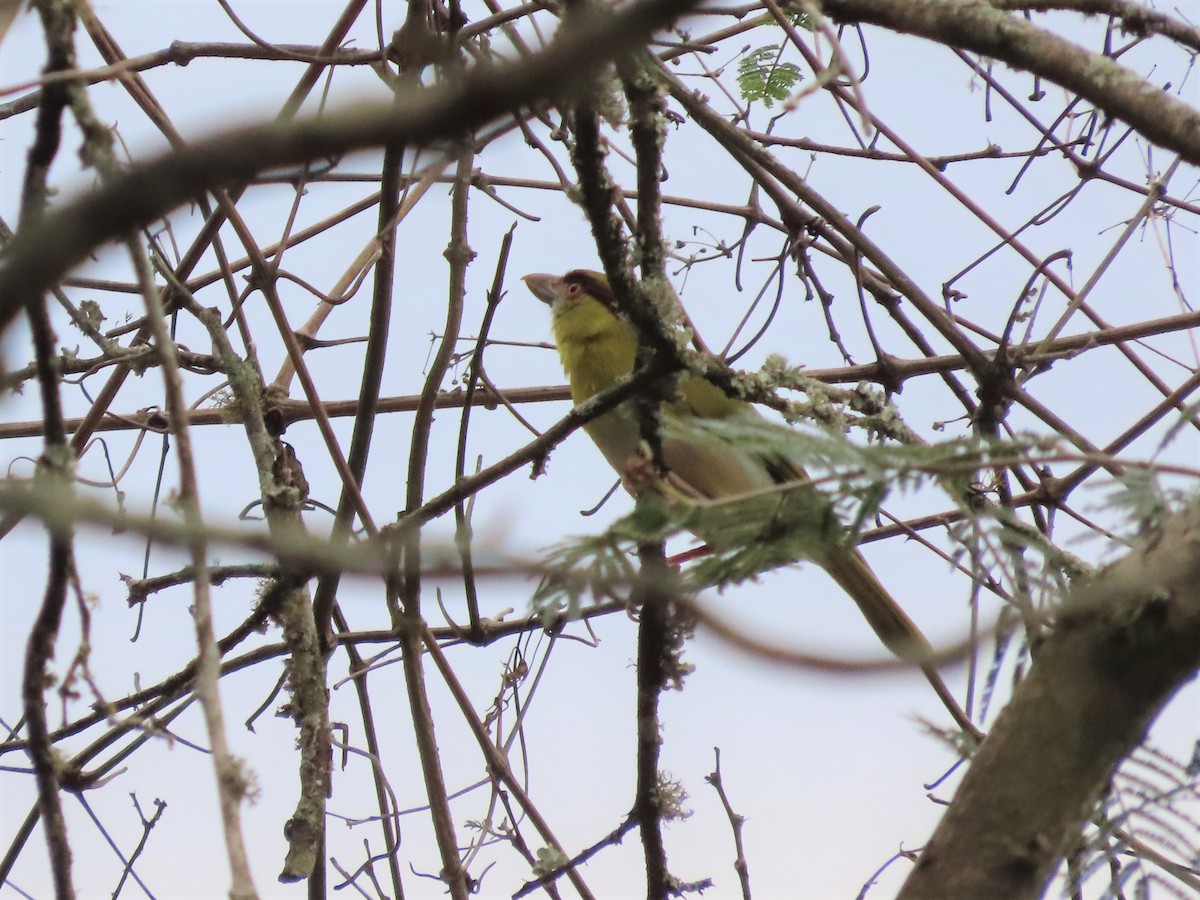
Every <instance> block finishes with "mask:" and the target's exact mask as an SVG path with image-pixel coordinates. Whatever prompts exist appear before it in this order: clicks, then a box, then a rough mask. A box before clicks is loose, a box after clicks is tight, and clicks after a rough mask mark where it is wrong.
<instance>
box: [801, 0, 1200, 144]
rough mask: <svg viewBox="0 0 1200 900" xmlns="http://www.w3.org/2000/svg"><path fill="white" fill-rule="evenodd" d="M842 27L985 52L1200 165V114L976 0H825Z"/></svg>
mask: <svg viewBox="0 0 1200 900" xmlns="http://www.w3.org/2000/svg"><path fill="white" fill-rule="evenodd" d="M821 7H822V8H823V9H824V11H825V12H826V13H827V14H828V15H829V16H830V18H832V19H834V20H836V21H839V22H866V23H870V24H872V25H881V26H883V27H884V28H890V29H892V30H893V31H900V32H904V33H905V34H915V35H918V36H920V37H924V38H928V39H929V40H931V41H936V42H937V43H939V44H944V45H946V46H950V47H961V48H963V49H964V50H972V51H974V52H975V53H982V54H984V55H985V56H990V57H992V58H993V59H998V60H1000V61H1001V62H1005V63H1007V64H1008V65H1010V66H1012V67H1013V68H1014V69H1022V70H1024V71H1026V72H1032V73H1033V74H1034V75H1039V76H1041V77H1042V78H1045V79H1046V80H1048V81H1052V82H1054V83H1055V84H1058V85H1061V86H1062V87H1065V88H1067V89H1068V90H1071V91H1074V92H1075V93H1077V94H1078V95H1079V96H1081V97H1083V98H1085V99H1086V100H1089V101H1090V102H1092V103H1094V104H1095V105H1096V107H1097V108H1099V109H1101V110H1103V111H1104V112H1105V113H1107V114H1108V115H1109V116H1112V117H1113V118H1116V119H1121V120H1122V121H1124V122H1128V123H1129V124H1130V125H1132V126H1133V127H1134V128H1135V129H1137V131H1139V132H1140V133H1141V134H1143V135H1144V136H1145V137H1147V138H1148V139H1149V140H1151V141H1152V142H1154V143H1155V144H1159V145H1161V146H1163V147H1166V148H1167V149H1169V150H1174V151H1175V152H1176V153H1178V154H1179V155H1180V156H1182V157H1183V158H1184V159H1186V160H1188V161H1189V162H1191V163H1197V164H1200V112H1198V111H1197V110H1196V109H1194V108H1192V107H1191V106H1189V105H1188V104H1186V103H1184V102H1183V101H1181V100H1177V99H1176V98H1174V97H1172V96H1171V95H1169V94H1167V93H1166V92H1165V91H1164V90H1163V89H1162V88H1160V87H1157V86H1156V85H1154V84H1152V83H1151V82H1149V81H1147V80H1146V79H1145V78H1143V77H1142V76H1141V75H1138V74H1137V73H1136V72H1134V71H1132V70H1130V69H1127V68H1126V67H1125V66H1122V65H1120V64H1118V63H1116V62H1114V61H1113V60H1111V59H1109V58H1108V57H1106V56H1103V55H1101V54H1099V53H1093V52H1091V51H1088V50H1085V49H1083V48H1082V47H1080V46H1078V45H1077V44H1073V43H1071V42H1070V41H1068V40H1064V39H1063V38H1061V37H1059V36H1058V35H1055V34H1052V33H1051V32H1049V31H1046V30H1045V29H1042V28H1038V27H1037V26H1035V25H1033V24H1031V23H1030V22H1028V21H1027V20H1025V19H1022V18H1019V17H1017V16H1014V15H1011V14H1009V13H1008V12H1005V11H1004V10H1000V9H996V8H995V7H994V6H991V5H990V4H988V3H981V2H970V0H929V2H925V3H912V2H909V0H822V2H821Z"/></svg>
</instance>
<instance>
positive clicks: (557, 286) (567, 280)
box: [521, 269, 617, 315]
mask: <svg viewBox="0 0 1200 900" xmlns="http://www.w3.org/2000/svg"><path fill="white" fill-rule="evenodd" d="M521 280H522V281H524V282H525V286H526V287H528V288H529V291H530V293H532V294H533V296H535V297H537V298H538V299H539V300H541V301H542V302H543V303H545V304H546V305H547V306H549V307H550V309H551V311H552V312H553V313H554V314H555V315H558V314H559V313H561V312H563V311H564V310H565V309H567V308H569V307H571V306H573V305H575V304H576V303H578V302H579V301H580V300H583V299H584V298H585V297H590V298H592V299H594V300H597V301H599V302H600V303H601V304H603V306H604V307H605V308H607V309H608V310H609V311H610V312H612V313H614V314H615V313H616V312H617V305H616V300H615V299H614V297H613V292H612V288H611V287H609V286H608V278H607V277H606V276H605V275H604V273H603V272H593V271H591V270H589V269H573V270H571V271H570V272H568V273H567V274H566V275H543V274H534V275H526V276H525V277H524V278H522V279H521Z"/></svg>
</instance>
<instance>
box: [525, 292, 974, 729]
mask: <svg viewBox="0 0 1200 900" xmlns="http://www.w3.org/2000/svg"><path fill="white" fill-rule="evenodd" d="M523 280H524V282H525V284H526V286H528V288H529V290H530V291H531V292H532V293H533V295H534V296H535V297H537V298H538V299H539V300H541V301H542V302H543V303H546V304H547V305H548V306H549V307H550V313H551V316H552V317H553V328H554V338H555V340H556V342H557V344H558V353H559V357H560V358H561V360H562V365H563V369H564V370H565V372H566V374H567V378H568V380H569V381H570V384H571V398H572V400H574V401H575V403H576V404H580V403H582V402H583V401H585V400H587V399H588V398H589V397H592V396H593V395H595V394H597V393H599V392H600V391H602V390H604V389H605V388H608V387H611V386H612V385H613V384H615V383H616V382H617V381H618V380H619V379H621V378H623V377H625V376H627V375H629V374H630V373H631V372H632V371H633V365H634V356H635V354H636V352H637V333H636V331H635V330H634V327H633V325H632V324H631V323H630V322H629V321H628V320H627V319H626V318H625V317H624V316H623V315H622V314H621V313H620V311H619V310H618V309H617V305H616V301H615V299H614V297H613V293H612V289H611V288H610V287H609V284H608V279H607V278H605V276H604V275H603V274H601V273H599V272H591V271H587V270H584V269H576V270H574V271H571V272H568V273H567V274H566V275H561V276H559V275H542V274H535V275H526V276H525V277H524V279H523ZM661 413H662V426H663V427H662V433H661V434H660V440H661V448H662V462H663V464H664V465H665V467H666V469H667V472H666V474H665V476H664V480H665V486H663V487H664V493H666V494H668V495H670V494H671V493H676V494H682V495H683V496H686V497H690V498H693V499H708V500H719V499H725V498H730V497H737V496H740V495H744V494H748V493H751V492H754V491H760V490H763V489H770V488H772V487H775V488H778V486H779V485H781V484H787V483H791V482H797V481H799V482H803V481H807V475H806V474H805V472H804V469H803V468H801V467H800V465H799V464H798V463H797V462H795V461H794V460H792V459H789V458H788V457H787V456H786V455H784V454H783V453H781V452H779V451H778V449H771V448H777V447H778V446H779V445H780V441H778V439H777V438H778V435H773V437H775V438H776V440H774V441H769V442H766V443H767V444H768V445H769V446H767V447H764V446H755V445H754V443H753V442H743V443H739V442H738V441H737V440H736V439H731V437H730V436H729V434H728V433H727V426H728V425H729V424H737V423H741V424H746V425H750V423H753V426H752V427H761V428H763V429H776V430H779V431H785V432H786V431H788V430H787V429H785V428H784V427H783V426H780V425H774V424H772V423H770V422H768V421H767V420H766V419H765V418H763V417H762V416H761V415H760V414H759V413H758V411H757V410H755V409H754V408H753V407H752V406H751V405H750V404H749V403H747V402H745V401H743V400H736V399H733V398H731V397H729V396H727V395H726V394H725V393H724V392H723V391H722V390H720V389H719V388H717V387H716V386H714V385H712V384H710V383H709V382H708V381H706V380H704V379H703V378H700V377H697V376H695V375H691V374H688V373H686V372H685V373H683V374H681V375H680V376H679V380H678V396H677V398H676V399H674V400H671V401H669V402H666V403H663V404H662V409H661ZM722 423H725V427H724V428H723V426H722ZM583 427H584V429H585V430H586V431H587V433H588V434H589V435H590V436H591V438H592V440H593V441H595V443H596V446H597V447H599V449H600V452H601V453H603V454H604V458H605V459H606V460H608V462H609V464H610V465H612V467H613V468H614V469H616V470H617V472H618V473H620V474H621V475H622V479H623V481H624V482H625V484H626V486H627V487H631V484H630V482H631V481H632V480H633V479H630V478H628V477H627V476H628V475H629V473H630V471H631V468H635V467H637V464H638V461H639V460H641V468H642V469H645V468H646V461H645V459H644V454H643V453H642V451H641V450H640V446H641V439H640V437H641V434H640V430H639V427H638V423H637V420H636V417H635V415H634V413H633V411H632V410H631V409H630V408H629V404H628V403H626V404H624V405H622V406H619V407H617V408H616V409H614V410H612V411H610V412H607V413H605V414H603V415H601V416H599V417H598V418H595V419H593V420H592V421H591V422H589V423H588V424H586V425H584V426H583ZM793 439H794V437H793ZM632 489H634V490H636V489H637V488H636V486H633V487H632ZM803 493H804V494H805V495H806V499H807V501H808V503H809V504H810V506H811V505H814V504H815V505H817V506H819V508H820V510H821V513H822V515H823V516H824V518H825V519H827V520H828V522H830V523H834V524H832V525H831V526H830V529H831V531H829V530H827V533H829V534H830V540H829V541H822V542H821V544H820V546H819V547H814V548H813V550H812V553H811V554H810V555H811V556H812V558H813V561H814V562H816V563H817V564H818V565H820V566H821V567H822V568H823V569H825V571H826V572H828V573H829V575H830V576H832V578H833V580H834V581H836V582H837V583H838V584H839V585H840V586H841V587H842V589H843V590H844V591H845V592H846V593H847V594H849V595H850V597H851V598H852V599H853V600H854V602H855V603H857V604H858V608H859V609H860V610H861V611H862V614H863V617H864V618H865V619H866V620H867V622H868V624H870V626H871V627H872V628H873V629H874V630H875V633H876V634H877V635H879V638H880V640H881V641H882V642H883V644H884V645H885V646H886V647H887V648H888V649H889V650H891V651H892V652H893V653H895V654H896V655H897V656H898V657H900V658H902V659H916V660H921V659H923V658H925V657H927V656H928V654H929V653H930V652H931V651H930V646H929V642H928V641H927V640H926V639H925V636H924V635H923V634H922V633H921V631H920V629H919V628H918V627H917V626H916V624H914V623H913V621H912V620H911V619H910V618H909V617H908V616H907V615H906V614H905V613H904V610H902V609H901V608H900V606H899V605H898V604H897V603H896V601H895V600H893V599H892V597H891V595H890V594H889V593H888V591H887V589H886V588H885V587H884V586H883V585H882V584H881V583H880V581H879V579H878V578H877V577H876V575H875V573H874V572H873V571H871V567H870V566H869V565H868V564H867V561H866V560H865V559H863V557H862V554H860V553H859V552H858V550H856V549H855V548H853V547H850V546H847V545H846V543H845V540H844V538H845V532H844V529H843V528H842V526H841V525H840V524H836V518H835V516H834V513H833V510H832V508H831V506H830V505H829V503H828V501H826V500H825V499H824V498H823V497H821V495H820V494H819V493H818V492H817V491H816V490H815V489H814V490H812V491H805V492H803ZM702 537H708V536H707V535H702ZM839 538H842V540H839ZM710 542H711V541H710ZM921 668H922V669H923V670H924V671H925V673H926V675H927V676H929V677H930V681H931V682H932V683H934V687H935V689H937V690H938V693H939V694H941V695H942V700H943V702H946V701H947V700H948V699H949V700H950V702H953V700H952V698H948V694H949V692H948V691H947V690H946V688H945V685H944V684H942V682H941V679H940V678H939V677H938V676H937V673H936V672H934V671H933V669H932V667H930V666H928V665H922V667H921ZM943 692H944V693H943ZM955 710H957V704H955V709H954V710H952V712H954V711H955ZM957 717H958V716H957V715H956V718H957ZM960 724H961V722H960Z"/></svg>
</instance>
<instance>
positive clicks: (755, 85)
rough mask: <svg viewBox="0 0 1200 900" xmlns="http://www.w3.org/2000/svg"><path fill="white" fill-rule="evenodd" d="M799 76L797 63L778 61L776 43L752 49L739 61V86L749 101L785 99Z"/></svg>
mask: <svg viewBox="0 0 1200 900" xmlns="http://www.w3.org/2000/svg"><path fill="white" fill-rule="evenodd" d="M802 77H803V76H802V74H801V72H800V69H799V68H798V67H797V66H795V65H793V64H792V63H785V62H780V61H779V47H777V46H776V45H774V44H769V45H767V46H766V47H759V48H758V49H757V50H751V51H750V52H749V53H747V54H746V55H745V56H744V57H742V61H741V62H739V63H738V76H737V82H738V88H739V90H741V92H742V98H743V99H745V100H746V101H747V102H748V103H749V102H753V101H755V100H761V101H762V102H763V104H764V105H766V106H768V107H770V106H774V105H775V102H776V101H777V100H786V99H787V96H788V94H790V93H791V90H792V87H793V86H794V85H795V84H796V83H797V82H798V81H800V79H801V78H802Z"/></svg>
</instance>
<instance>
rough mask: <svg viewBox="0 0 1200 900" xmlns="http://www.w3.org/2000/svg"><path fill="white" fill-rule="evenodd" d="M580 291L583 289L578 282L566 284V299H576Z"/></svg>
mask: <svg viewBox="0 0 1200 900" xmlns="http://www.w3.org/2000/svg"><path fill="white" fill-rule="evenodd" d="M582 290H583V288H582V286H581V285H580V284H579V282H578V281H573V282H571V283H570V284H568V285H567V296H568V297H578V296H579V292H580V291H582Z"/></svg>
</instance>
